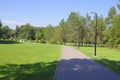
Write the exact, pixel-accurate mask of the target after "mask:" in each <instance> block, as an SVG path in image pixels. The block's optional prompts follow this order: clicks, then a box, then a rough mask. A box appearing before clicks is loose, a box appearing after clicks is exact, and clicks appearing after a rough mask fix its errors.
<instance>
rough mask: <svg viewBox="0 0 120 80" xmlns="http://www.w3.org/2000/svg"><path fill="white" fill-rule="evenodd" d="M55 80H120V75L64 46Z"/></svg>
mask: <svg viewBox="0 0 120 80" xmlns="http://www.w3.org/2000/svg"><path fill="white" fill-rule="evenodd" d="M54 80H120V76H118V75H117V74H115V73H114V72H111V71H109V70H108V69H107V68H105V67H104V66H102V65H101V64H99V63H97V62H95V61H94V60H92V59H91V58H89V57H87V56H86V55H84V54H83V53H81V52H79V51H77V50H76V49H74V48H72V47H69V46H63V47H62V55H61V58H60V60H59V62H58V65H57V68H56V72H55V75H54Z"/></svg>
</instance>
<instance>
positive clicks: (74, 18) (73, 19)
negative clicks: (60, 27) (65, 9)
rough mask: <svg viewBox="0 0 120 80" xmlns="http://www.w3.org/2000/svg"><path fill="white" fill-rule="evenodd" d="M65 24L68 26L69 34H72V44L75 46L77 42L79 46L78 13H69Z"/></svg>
mask: <svg viewBox="0 0 120 80" xmlns="http://www.w3.org/2000/svg"><path fill="white" fill-rule="evenodd" d="M67 23H68V25H69V27H70V28H69V29H71V30H70V32H71V33H72V34H73V35H72V34H70V35H71V37H72V42H74V45H77V42H78V44H79V42H80V34H79V30H81V29H80V25H81V22H80V15H79V13H76V12H71V14H70V15H69V17H68V19H67Z"/></svg>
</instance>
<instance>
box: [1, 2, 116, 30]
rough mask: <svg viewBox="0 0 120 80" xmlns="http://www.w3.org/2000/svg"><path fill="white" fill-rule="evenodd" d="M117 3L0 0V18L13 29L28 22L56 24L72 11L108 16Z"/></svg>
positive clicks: (36, 24) (83, 14)
mask: <svg viewBox="0 0 120 80" xmlns="http://www.w3.org/2000/svg"><path fill="white" fill-rule="evenodd" d="M117 4H118V0H0V20H1V22H2V23H3V25H4V26H5V25H8V26H9V27H10V28H11V29H15V27H16V25H19V26H20V25H23V24H26V23H30V24H31V25H33V26H47V25H49V24H51V25H53V26H56V25H58V24H59V22H60V21H61V19H65V20H67V18H68V16H69V14H70V13H71V12H79V13H80V15H82V16H85V15H86V14H87V13H88V14H89V15H91V16H94V15H93V14H91V12H96V13H97V14H98V15H103V16H104V17H106V16H107V14H108V10H109V9H110V7H112V6H115V7H116V8H117Z"/></svg>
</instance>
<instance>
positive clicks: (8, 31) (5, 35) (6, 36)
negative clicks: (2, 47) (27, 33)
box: [2, 26, 11, 39]
mask: <svg viewBox="0 0 120 80" xmlns="http://www.w3.org/2000/svg"><path fill="white" fill-rule="evenodd" d="M10 37H11V29H10V28H9V26H3V27H2V38H3V39H9V38H10Z"/></svg>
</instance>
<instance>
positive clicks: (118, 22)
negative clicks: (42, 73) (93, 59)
mask: <svg viewBox="0 0 120 80" xmlns="http://www.w3.org/2000/svg"><path fill="white" fill-rule="evenodd" d="M118 9H119V10H120V5H119V4H118ZM97 17H98V18H97V23H98V24H97V45H98V46H105V45H106V46H108V47H118V45H120V14H118V13H117V12H116V8H115V7H114V6H113V7H111V8H110V9H109V11H108V16H107V17H106V18H104V17H103V16H102V15H100V16H97ZM95 24H96V16H94V17H93V18H92V17H91V16H90V14H86V16H82V15H80V13H79V12H71V13H70V14H69V15H68V18H67V20H65V19H62V20H61V21H60V22H59V25H57V26H52V25H50V24H49V25H48V26H46V27H36V26H32V25H30V24H29V23H27V24H25V25H21V26H18V25H17V26H16V29H15V30H12V29H10V28H9V26H2V21H0V38H1V39H11V40H19V39H25V40H29V41H33V40H34V41H35V42H37V43H39V42H41V43H46V42H48V43H52V44H66V43H73V44H74V45H78V46H92V44H94V36H95Z"/></svg>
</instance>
